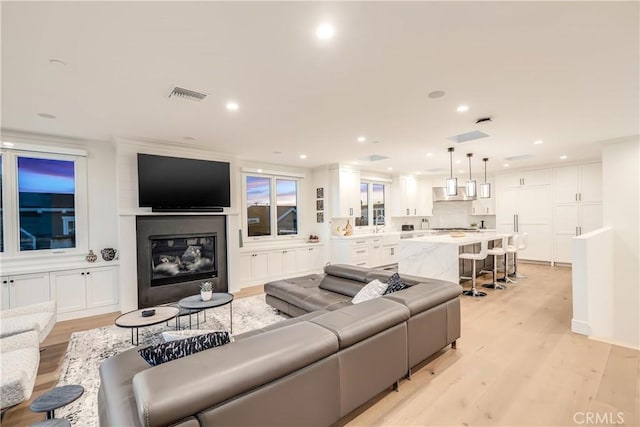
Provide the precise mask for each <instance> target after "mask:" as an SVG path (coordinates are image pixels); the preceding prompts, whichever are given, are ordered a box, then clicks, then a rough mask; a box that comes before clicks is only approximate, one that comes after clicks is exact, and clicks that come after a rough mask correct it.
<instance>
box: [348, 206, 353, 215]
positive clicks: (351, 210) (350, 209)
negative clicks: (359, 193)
mask: <svg viewBox="0 0 640 427" xmlns="http://www.w3.org/2000/svg"><path fill="white" fill-rule="evenodd" d="M349 216H353V208H349Z"/></svg>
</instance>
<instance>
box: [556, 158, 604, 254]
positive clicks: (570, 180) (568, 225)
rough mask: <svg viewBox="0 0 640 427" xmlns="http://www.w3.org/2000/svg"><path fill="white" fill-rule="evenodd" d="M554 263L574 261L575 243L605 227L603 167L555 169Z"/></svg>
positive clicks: (595, 164) (587, 166)
mask: <svg viewBox="0 0 640 427" xmlns="http://www.w3.org/2000/svg"><path fill="white" fill-rule="evenodd" d="M553 201H554V239H553V243H554V261H555V262H563V263H571V262H572V240H573V238H574V237H575V236H579V235H581V234H584V233H588V232H591V231H593V230H596V229H598V228H600V227H601V226H602V165H601V163H590V164H584V165H573V166H565V167H561V168H554V170H553Z"/></svg>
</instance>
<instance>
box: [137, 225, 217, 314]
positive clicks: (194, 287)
mask: <svg viewBox="0 0 640 427" xmlns="http://www.w3.org/2000/svg"><path fill="white" fill-rule="evenodd" d="M226 231H227V230H226V216H224V215H175V216H173V215H171V216H169V215H167V216H165V215H158V216H138V217H136V242H137V267H138V307H139V308H145V307H152V306H155V305H158V304H165V303H170V302H176V301H178V300H180V299H181V298H184V297H186V296H189V295H195V294H197V293H199V292H200V283H201V282H203V281H211V282H212V283H213V291H214V292H227V290H228V281H227V243H226V242H227V239H226Z"/></svg>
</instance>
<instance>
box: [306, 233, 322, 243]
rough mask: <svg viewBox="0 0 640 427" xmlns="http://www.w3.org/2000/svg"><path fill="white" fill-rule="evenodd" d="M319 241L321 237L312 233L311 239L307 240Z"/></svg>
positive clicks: (311, 241) (310, 241)
mask: <svg viewBox="0 0 640 427" xmlns="http://www.w3.org/2000/svg"><path fill="white" fill-rule="evenodd" d="M319 241H320V238H319V237H318V236H316V235H315V234H310V235H309V239H308V240H307V242H309V243H318V242H319Z"/></svg>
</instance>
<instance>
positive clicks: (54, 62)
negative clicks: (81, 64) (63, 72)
mask: <svg viewBox="0 0 640 427" xmlns="http://www.w3.org/2000/svg"><path fill="white" fill-rule="evenodd" d="M49 64H51V65H62V66H63V67H64V66H65V65H67V63H66V62H64V61H63V60H61V59H55V58H51V59H50V60H49Z"/></svg>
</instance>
